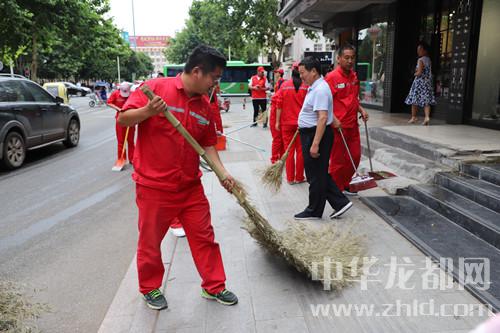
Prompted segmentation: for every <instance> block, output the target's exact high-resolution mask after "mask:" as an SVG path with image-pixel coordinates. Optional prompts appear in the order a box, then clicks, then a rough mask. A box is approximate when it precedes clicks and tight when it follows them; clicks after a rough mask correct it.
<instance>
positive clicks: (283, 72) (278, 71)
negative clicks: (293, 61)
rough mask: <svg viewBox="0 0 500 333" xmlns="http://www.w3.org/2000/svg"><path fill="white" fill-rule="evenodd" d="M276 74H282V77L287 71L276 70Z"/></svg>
mask: <svg viewBox="0 0 500 333" xmlns="http://www.w3.org/2000/svg"><path fill="white" fill-rule="evenodd" d="M274 72H275V73H280V74H281V75H283V74H285V71H283V70H282V69H281V68H279V69H275V70H274Z"/></svg>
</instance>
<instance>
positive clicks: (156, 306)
mask: <svg viewBox="0 0 500 333" xmlns="http://www.w3.org/2000/svg"><path fill="white" fill-rule="evenodd" d="M143 296H144V300H145V301H146V304H147V306H149V307H150V308H151V309H153V310H163V309H166V308H168V303H167V300H166V299H165V296H163V294H162V293H161V291H160V290H159V289H154V290H151V291H150V292H149V293H147V294H144V295H143Z"/></svg>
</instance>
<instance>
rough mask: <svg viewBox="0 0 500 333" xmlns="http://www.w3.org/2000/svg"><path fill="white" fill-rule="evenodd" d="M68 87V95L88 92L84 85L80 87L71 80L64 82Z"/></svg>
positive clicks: (79, 94)
mask: <svg viewBox="0 0 500 333" xmlns="http://www.w3.org/2000/svg"><path fill="white" fill-rule="evenodd" d="M63 83H64V85H65V86H66V88H67V89H68V95H70V96H71V95H76V96H85V95H87V94H88V90H87V89H85V88H83V87H78V86H77V85H75V84H73V83H71V82H63Z"/></svg>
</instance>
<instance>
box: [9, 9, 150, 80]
mask: <svg viewBox="0 0 500 333" xmlns="http://www.w3.org/2000/svg"><path fill="white" fill-rule="evenodd" d="M108 11H109V0H72V1H67V0H2V1H1V2H0V12H2V20H0V31H2V38H1V39H0V60H3V61H5V62H6V63H10V62H11V61H12V62H15V67H16V71H17V72H20V73H23V72H24V69H26V68H29V69H30V71H31V78H32V79H35V80H36V78H37V77H42V78H45V79H73V80H75V81H76V80H82V79H103V80H110V81H111V80H115V79H116V78H117V76H118V73H117V57H120V61H121V62H122V64H129V63H130V64H133V65H131V66H127V65H125V66H123V67H122V70H121V74H122V77H123V78H124V79H129V80H130V79H131V78H132V72H135V73H136V75H137V76H145V75H147V74H149V73H150V72H151V71H152V69H153V66H152V64H151V60H150V59H149V57H147V56H145V55H143V54H136V53H135V52H133V51H132V50H130V48H129V47H128V45H126V44H125V43H124V41H123V40H122V38H121V37H120V31H119V30H118V29H117V28H116V27H115V26H114V24H113V22H112V21H111V19H106V18H104V16H103V15H104V14H105V13H107V12H108ZM4 13H7V15H5V16H4V15H3V14H4ZM132 66H135V67H132Z"/></svg>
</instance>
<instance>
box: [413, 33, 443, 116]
mask: <svg viewBox="0 0 500 333" xmlns="http://www.w3.org/2000/svg"><path fill="white" fill-rule="evenodd" d="M417 54H418V61H417V67H416V69H415V79H413V84H412V85H411V88H410V93H409V94H408V97H406V100H405V104H407V105H411V119H410V120H409V121H408V123H410V124H413V123H415V122H416V121H417V112H418V108H419V107H421V108H424V113H425V119H424V122H423V123H422V125H429V121H430V113H431V105H434V104H436V100H435V99H434V90H433V88H432V72H431V59H430V58H429V55H428V54H429V45H427V43H425V42H423V41H422V42H419V43H418V46H417Z"/></svg>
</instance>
